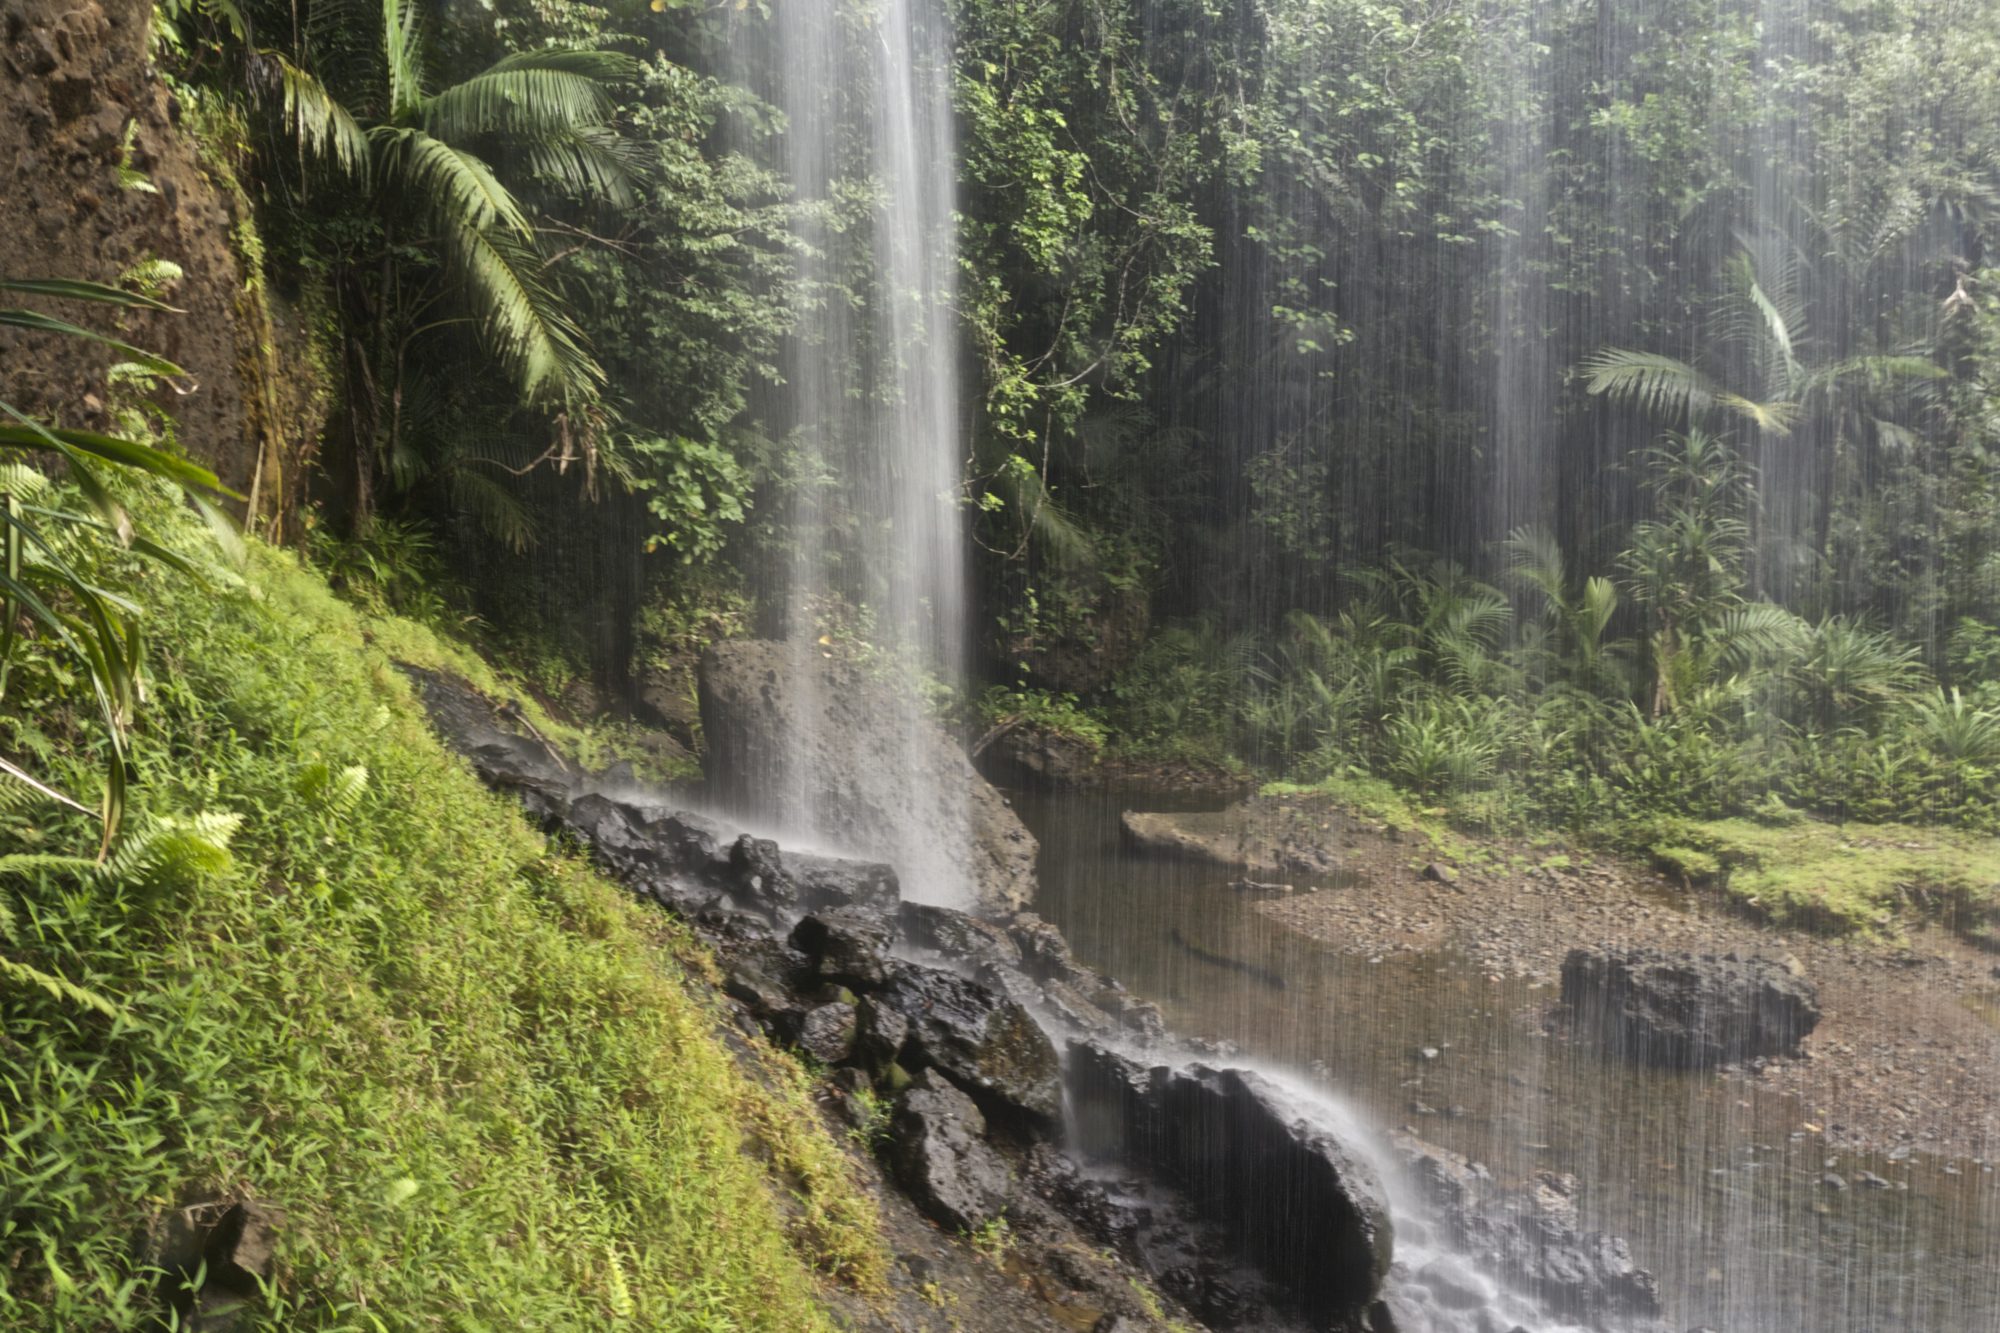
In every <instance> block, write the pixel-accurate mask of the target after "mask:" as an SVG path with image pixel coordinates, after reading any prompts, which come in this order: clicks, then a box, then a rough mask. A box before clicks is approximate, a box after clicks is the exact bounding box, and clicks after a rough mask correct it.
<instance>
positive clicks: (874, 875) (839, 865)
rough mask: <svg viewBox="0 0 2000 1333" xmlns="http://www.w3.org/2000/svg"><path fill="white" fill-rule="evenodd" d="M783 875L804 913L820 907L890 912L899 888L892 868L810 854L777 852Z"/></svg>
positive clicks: (900, 895) (895, 902)
mask: <svg viewBox="0 0 2000 1333" xmlns="http://www.w3.org/2000/svg"><path fill="white" fill-rule="evenodd" d="M779 858H780V862H781V864H782V866H783V868H784V873H785V874H786V876H788V877H789V878H790V879H791V881H792V883H793V884H794V885H796V886H797V888H798V895H799V902H800V903H801V904H802V905H803V906H804V907H805V908H806V909H807V910H808V911H812V910H817V909H819V908H822V907H865V908H869V909H871V910H873V911H877V912H894V911H895V910H896V905H897V904H898V903H899V902H900V901H901V900H902V887H901V885H899V884H898V883H897V881H896V871H895V869H894V867H892V866H889V865H886V864H884V863H882V862H880V861H849V860H844V859H842V858H840V857H837V856H820V855H817V854H815V853H812V852H789V851H781V852H780V853H779Z"/></svg>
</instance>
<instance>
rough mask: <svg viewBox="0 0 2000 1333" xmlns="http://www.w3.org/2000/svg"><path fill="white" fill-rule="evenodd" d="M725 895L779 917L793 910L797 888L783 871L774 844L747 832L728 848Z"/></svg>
mask: <svg viewBox="0 0 2000 1333" xmlns="http://www.w3.org/2000/svg"><path fill="white" fill-rule="evenodd" d="M729 894H730V897H731V898H733V899H735V900H736V901H737V902H738V903H740V904H742V905H743V906H745V907H751V908H755V909H756V910H758V911H761V912H766V913H769V914H770V915H771V916H774V917H777V916H783V915H785V914H787V913H790V912H793V911H796V910H797V909H798V905H799V888H798V885H797V884H795V883H793V882H792V877H791V876H790V875H788V874H786V873H785V864H784V860H783V857H782V856H781V855H780V853H779V851H778V844H777V843H775V842H772V841H771V840H770V839H769V838H753V837H751V836H750V835H749V834H748V833H746V834H744V835H743V836H742V837H740V838H738V839H737V840H736V841H735V842H734V843H733V844H731V846H730V848H729Z"/></svg>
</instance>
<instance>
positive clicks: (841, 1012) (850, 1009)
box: [778, 1000, 857, 1065]
mask: <svg viewBox="0 0 2000 1333" xmlns="http://www.w3.org/2000/svg"><path fill="white" fill-rule="evenodd" d="M856 1026H857V1021H856V1015H855V1006H853V1005H851V1004H843V1003H841V1002H840V1001H838V1000H835V1001H832V1002H830V1003H827V1004H816V1005H814V1006H813V1007H812V1008H810V1009H807V1010H804V1011H803V1012H800V1013H797V1014H795V1015H790V1016H788V1019H787V1021H785V1022H782V1023H780V1025H779V1027H778V1036H779V1038H780V1040H782V1041H784V1042H786V1043H787V1044H789V1045H791V1046H795V1047H797V1048H798V1049H799V1050H801V1051H804V1052H805V1053H806V1054H807V1055H810V1056H812V1057H813V1058H814V1059H815V1060H818V1061H819V1062H820V1063H821V1064H827V1065H837V1064H839V1063H840V1062H841V1061H843V1060H845V1059H847V1057H848V1056H849V1055H850V1054H852V1053H853V1050H854V1037H855V1031H856Z"/></svg>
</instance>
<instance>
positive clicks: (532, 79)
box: [169, 0, 639, 523]
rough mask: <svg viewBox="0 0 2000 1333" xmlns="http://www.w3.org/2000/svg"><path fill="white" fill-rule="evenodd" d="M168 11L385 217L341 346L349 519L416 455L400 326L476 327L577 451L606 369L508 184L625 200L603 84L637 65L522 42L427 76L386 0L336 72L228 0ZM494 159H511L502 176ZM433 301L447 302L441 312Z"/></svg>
mask: <svg viewBox="0 0 2000 1333" xmlns="http://www.w3.org/2000/svg"><path fill="white" fill-rule="evenodd" d="M169 9H170V12H171V13H173V14H176V15H181V16H185V15H187V14H188V13H190V12H191V11H194V10H197V9H198V10H199V11H200V12H201V13H202V14H204V15H206V16H207V17H208V18H209V19H210V20H211V21H212V22H213V23H214V25H215V26H216V28H217V30H218V31H219V32H220V33H221V34H223V35H224V36H225V37H226V38H227V39H228V40H229V41H230V42H231V43H233V44H234V45H235V46H237V47H239V48H241V54H242V57H243V60H242V67H243V71H244V74H243V82H244V84H245V86H246V87H247V89H248V91H249V93H250V95H251V97H252V99H253V100H254V101H256V102H258V103H259V104H262V105H267V106H271V107H273V108H274V109H275V110H277V111H278V112H279V114H280V115H281V117H282V122H283V124H284V126H285V127H286V130H287V131H288V133H289V134H290V135H291V136H293V137H294V138H295V140H296V143H297V145H298V147H299V149H300V150H301V152H302V154H303V155H304V156H305V157H306V158H307V159H308V160H310V161H312V162H314V163H317V164H318V165H319V166H320V167H321V168H322V169H324V170H326V171H328V172H329V173H331V174H332V175H333V176H334V177H336V178H337V179H338V180H339V181H340V182H342V183H352V184H357V185H359V186H360V187H361V189H362V190H363V191H364V193H365V199H366V201H367V207H368V209H369V211H371V212H372V213H373V214H374V215H375V216H376V217H377V219H378V220H379V222H380V224H381V227H382V231H383V238H382V244H381V246H380V253H379V256H378V259H377V265H376V272H375V273H374V274H373V275H371V276H372V277H373V279H374V291H373V293H372V300H370V301H368V302H366V303H365V304H366V306H367V310H366V316H365V318H364V319H362V320H358V321H357V323H364V324H372V325H373V326H374V327H373V330H372V332H373V334H374V337H373V339H372V344H373V345H372V346H371V347H367V348H365V349H362V348H359V347H350V349H349V352H350V355H354V354H356V353H357V352H358V353H359V356H358V364H357V365H355V366H353V367H351V372H352V373H353V377H354V378H355V379H357V380H359V381H361V383H358V384H357V385H355V388H356V389H358V390H360V391H359V392H354V393H350V395H349V401H350V403H351V404H354V405H356V406H357V407H358V406H361V405H364V404H365V405H368V406H369V408H370V409H371V411H370V414H371V416H372V420H368V421H366V422H360V423H357V427H358V428H357V429H356V431H355V436H356V450H355V453H356V458H355V466H356V474H357V475H356V482H357V496H356V503H357V506H358V509H357V515H356V517H357V521H358V522H361V523H365V521H366V518H367V513H368V506H369V503H370V499H371V493H372V491H373V486H374V471H375V466H376V464H377V462H378V461H381V460H386V461H388V463H389V464H390V465H391V467H392V468H395V469H397V470H398V471H399V472H400V471H408V470H410V469H411V468H412V467H413V466H414V464H413V463H412V461H411V460H410V459H409V458H408V457H407V456H406V455H405V446H404V430H403V425H404V417H403V413H402V410H401V409H402V407H403V405H404V397H405V395H404V392H403V391H404V388H405V384H406V381H407V379H408V376H407V374H406V372H405V364H406V360H407V353H408V350H409V344H410V342H411V341H412V340H413V339H415V338H417V337H421V336H422V335H424V334H427V333H431V332H433V331H436V330H439V329H442V328H448V327H453V326H458V325H464V324H466V323H470V324H471V325H473V326H474V327H476V328H477V330H478V332H479V334H480V336H481V339H482V341H483V342H484V344H485V346H486V347H487V348H488V349H489V350H490V351H491V352H492V353H493V354H494V355H495V356H496V357H497V358H498V359H499V361H500V362H501V363H502V365H503V366H504V367H505V368H506V370H507V372H508V374H509V376H510V378H511V379H512V381H513V385H514V390H515V393H516V395H517V398H518V401H519V403H520V405H522V406H525V407H531V408H536V409H540V410H542V411H543V412H545V413H546V414H548V415H549V416H550V417H552V418H553V420H554V423H555V427H556V429H555V435H556V437H557V439H558V442H559V444H558V446H557V447H556V448H555V449H552V450H551V453H550V454H549V455H545V457H551V456H553V455H554V454H556V453H560V454H561V455H562V461H567V460H568V459H569V457H570V456H571V455H572V453H573V451H574V450H576V449H577V448H578V447H579V444H578V441H579V439H581V440H582V441H583V442H582V444H581V446H580V447H581V448H583V449H585V450H588V449H589V447H590V441H589V438H588V437H589V436H590V435H591V433H592V431H593V430H594V428H595V424H594V423H601V421H602V417H603V411H602V408H601V406H600V405H599V397H600V392H601V390H602V388H603V385H604V373H603V371H602V369H601V368H600V367H599V366H598V364H597V361H596V360H595V358H594V357H593V356H592V355H591V354H590V352H589V350H588V349H587V348H586V346H585V345H584V339H583V337H582V335H581V333H580V332H579V331H578V329H577V326H576V323H575V320H574V319H573V318H572V317H571V314H570V312H569V311H568V309H567V308H566V307H565V304H564V302H563V300H562V298H561V295H560V294H559V292H558V290H557V288H556V285H555V284H554V282H553V281H552V279H551V277H550V274H549V266H548V264H547V262H546V259H545V257H544V255H543V253H542V251H541V248H540V245H539V242H538V237H537V229H536V226H535V223H534V220H533V210H532V209H531V207H530V206H529V205H527V204H525V203H523V201H522V197H521V194H520V191H521V189H522V188H523V187H534V188H539V189H541V190H544V191H547V192H550V193H554V194H559V195H564V196H567V197H571V198H577V199H582V200H586V201H594V202H602V203H607V204H611V205H622V204H626V203H629V202H630V201H631V199H632V197H633V186H634V180H635V177H636V174H637V168H636V166H635V162H636V159H635V158H634V157H633V155H632V154H631V153H630V152H629V151H628V149H627V147H626V146H625V145H624V144H623V143H622V142H621V141H620V139H619V138H618V135H617V133H616V130H615V128H614V127H613V124H612V119H613V115H614V112H615V109H616V106H615V102H614V100H613V97H612V92H611V90H612V88H613V87H614V86H615V85H617V84H618V83H620V82H623V81H626V80H629V79H631V78H633V77H635V76H636V75H637V73H638V69H639V66H638V63H637V62H636V61H634V60H633V59H632V58H631V57H629V56H625V55H620V54H617V53H614V52H609V51H597V50H588V49H579V48H573V47H552V48H547V49H542V50H533V51H522V52H517V53H515V54H513V55H509V56H506V57H504V58H502V59H501V60H499V61H497V62H495V63H494V64H493V65H491V66H489V67H487V68H486V69H484V70H481V71H480V72H479V73H477V74H474V75H472V76H471V77H470V78H467V79H464V80H462V81H461V82H458V83H455V84H452V85H450V86H449V87H445V88H442V89H438V90H436V91H432V90H431V89H430V88H429V86H428V82H427V77H426V76H427V66H426V60H425V53H424V43H423V33H422V29H421V26H420V25H419V23H418V22H417V16H416V13H415V11H414V8H413V7H412V6H411V5H410V4H409V3H407V0H381V15H380V18H381V31H380V34H379V36H380V40H379V42H375V43H372V45H373V47H374V49H373V51H372V52H368V53H367V55H368V58H367V59H366V60H361V61H356V60H351V59H342V58H339V57H340V56H341V54H342V53H339V52H330V53H329V55H328V62H327V63H328V64H329V66H331V67H334V68H335V70H336V75H335V76H334V77H332V78H331V79H330V80H322V78H321V77H320V76H319V74H318V73H316V72H315V71H314V70H313V68H312V57H313V52H312V51H311V50H309V49H299V50H294V51H291V52H286V51H281V50H278V49H275V48H271V47H264V46H260V45H258V44H257V42H256V41H255V36H256V30H255V27H254V25H253V22H252V19H251V17H250V15H249V13H248V12H246V9H245V7H244V6H242V5H241V4H239V3H238V0H178V3H176V4H174V5H172V6H170V7H169ZM295 30H303V31H307V32H310V31H312V26H311V25H310V24H308V25H306V26H305V27H304V28H303V29H296V28H295ZM349 54H351V53H349ZM333 84H338V85H339V87H338V88H336V87H334V86H333ZM495 162H504V163H507V164H509V166H510V167H512V168H513V169H515V170H516V171H518V172H519V177H518V178H517V179H516V181H515V182H514V184H513V185H512V186H510V185H509V184H508V183H506V182H503V180H502V179H501V176H502V173H501V172H500V171H499V170H496V168H495V166H494V165H493V164H494V163H495ZM405 247H416V248H418V249H419V250H421V251H423V252H425V253H429V254H434V255H435V256H436V258H437V259H439V260H441V261H442V274H443V277H444V281H443V283H442V284H441V285H440V284H437V283H435V282H431V281H427V280H425V279H424V278H423V277H421V276H419V275H413V274H410V273H406V272H405V271H403V270H404V268H405V265H404V264H403V260H402V255H403V251H404V249H405ZM440 305H447V306H449V307H455V310H448V311H447V312H445V313H441V314H440V313H436V308H437V307H439V306H440Z"/></svg>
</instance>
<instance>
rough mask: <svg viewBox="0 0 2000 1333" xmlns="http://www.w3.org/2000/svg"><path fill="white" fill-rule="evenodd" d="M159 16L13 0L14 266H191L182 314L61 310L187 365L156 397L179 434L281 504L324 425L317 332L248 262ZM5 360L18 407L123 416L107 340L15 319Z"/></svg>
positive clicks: (234, 208) (17, 269)
mask: <svg viewBox="0 0 2000 1333" xmlns="http://www.w3.org/2000/svg"><path fill="white" fill-rule="evenodd" d="M151 23H152V6H151V4H150V3H147V0H0V274H5V275H7V276H10V277H36V278H83V279H89V280H92V281H96V282H105V283H115V282H117V281H118V280H119V278H120V276H121V275H122V274H124V273H126V272H127V271H128V270H130V269H131V268H133V267H134V266H135V265H138V264H141V263H144V262H146V261H149V260H155V259H159V260H169V261H171V262H173V263H175V264H177V265H179V266H180V268H181V270H182V273H183V276H182V278H181V280H180V281H179V282H178V283H176V284H174V285H173V286H172V287H171V288H170V289H169V290H168V291H167V293H166V299H167V300H168V301H169V302H170V303H171V304H173V305H175V306H177V307H179V308H180V309H182V310H183V311H185V312H186V313H184V314H179V315H167V314H157V313H146V312H132V313H129V314H121V315H116V316H114V315H113V314H112V313H111V312H110V311H109V310H108V309H107V308H104V307H99V306H89V305H84V306H75V305H69V306H65V307H62V308H58V306H57V305H55V304H51V305H49V306H48V307H47V308H48V309H49V310H50V312H51V313H55V314H59V315H61V316H62V317H64V318H68V319H70V320H71V322H73V323H79V324H83V325H86V326H87V327H91V328H95V329H104V330H110V329H112V328H113V327H114V321H115V326H116V327H118V328H121V329H122V331H123V336H124V337H125V338H126V340H127V341H130V342H133V343H136V344H137V345H139V346H142V347H145V348H147V349H149V350H152V351H157V352H159V353H160V354H162V355H164V356H166V357H168V358H170V359H171V360H173V361H175V362H176V363H178V364H179V365H181V366H182V367H184V368H185V369H186V370H187V372H188V377H187V380H186V381H185V382H183V383H181V384H180V385H178V386H176V387H175V389H173V390H164V389H163V390H161V391H160V399H159V401H160V403H161V405H162V406H164V407H166V408H167V409H168V410H169V411H170V412H171V414H172V415H173V417H174V419H175V421H176V423H177V430H178V434H179V439H180V443H181V445H182V447H183V448H185V449H186V450H187V451H188V452H189V453H190V454H192V455H194V456H195V457H197V458H199V459H201V460H203V461H204V462H205V463H207V464H209V465H210V466H211V467H213V468H214V469H215V470H216V472H217V473H218V474H219V475H220V476H221V477H222V479H223V481H224V482H225V483H226V484H228V485H229V486H230V487H231V488H232V489H235V490H237V491H239V492H242V493H244V494H246V495H247V494H249V493H250V491H251V490H252V488H253V487H254V488H256V489H257V490H258V492H259V497H258V498H259V504H260V508H262V509H263V510H264V511H265V512H267V513H268V512H271V511H273V510H275V509H277V508H278V507H279V505H280V504H281V503H282V494H283V489H284V484H285V478H286V474H287V473H288V472H289V471H291V470H292V469H290V468H288V467H287V466H286V465H287V464H288V463H290V462H293V461H295V460H296V459H297V458H298V457H299V456H300V455H301V454H302V452H303V451H304V449H305V448H306V446H307V443H308V442H309V441H310V440H311V439H312V438H313V437H314V436H315V435H316V434H317V430H316V422H315V421H314V420H313V417H314V415H315V405H314V403H313V401H312V400H313V397H314V395H313V393H312V391H311V389H310V387H309V385H308V384H307V380H308V379H309V377H305V376H301V375H300V374H299V369H300V366H301V364H302V362H303V360H304V358H302V357H300V356H298V355H296V351H297V344H299V343H300V342H302V336H301V335H300V334H299V332H298V331H297V329H296V328H295V327H288V326H286V324H285V323H284V321H282V320H280V321H275V322H274V321H272V320H271V319H270V318H269V316H268V314H267V306H266V304H265V302H264V301H263V299H262V297H261V294H260V293H261V284H260V283H257V282H253V281H252V279H253V278H256V277H258V276H259V275H254V274H246V273H244V272H243V271H242V270H241V267H240V266H239V263H238V261H237V258H236V255H235V253H234V250H233V234H234V232H235V229H236V228H237V227H238V225H239V224H240V223H242V222H243V221H244V220H245V219H244V217H243V216H242V215H243V212H244V206H243V204H242V203H241V202H240V201H239V200H238V199H237V197H235V195H234V194H233V193H232V191H231V190H229V189H228V188H227V187H226V186H227V182H226V180H225V179H224V178H223V177H222V173H220V171H219V170H218V171H212V170H211V169H210V168H209V167H208V166H207V165H205V164H204V162H203V160H202V157H201V154H200V153H199V151H198V150H197V148H196V145H195V143H194V140H193V136H192V133H191V126H190V124H189V121H190V113H189V112H188V110H187V108H185V107H184V106H182V105H181V103H180V101H179V100H178V99H177V98H176V97H175V96H174V94H173V93H172V92H171V91H170V90H169V89H168V87H167V85H166V83H165V82H164V81H163V80H162V79H161V77H160V74H159V72H158V70H157V69H156V68H155V67H154V65H153V63H152V59H151V48H152V31H151ZM121 169H122V170H121ZM9 304H11V302H9ZM287 346H289V347H290V348H291V350H292V353H293V354H287V352H286V351H285V350H283V349H284V348H285V347H287ZM0 359H4V364H5V384H6V388H7V395H8V401H10V402H12V403H13V404H14V405H15V406H17V407H21V408H24V409H26V410H28V411H32V412H37V413H42V414H45V415H48V416H50V417H53V418H54V419H56V420H59V421H61V422H62V423H63V424H65V425H72V426H82V427H86V428H98V427H103V426H105V425H107V424H109V418H108V415H107V411H106V405H107V395H106V386H105V371H106V369H107V368H108V367H109V365H110V364H111V362H112V361H113V360H114V359H115V357H114V355H113V354H112V353H111V352H110V350H109V349H107V348H103V347H99V346H96V345H94V344H89V343H85V342H83V341H82V340H79V339H59V338H44V337H32V338H31V337H27V336H24V335H18V334H6V333H0ZM281 363H283V364H285V365H286V367H287V369H286V373H285V374H284V375H283V376H280V375H278V374H277V373H276V369H277V367H278V366H279V365H280V364H281Z"/></svg>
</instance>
